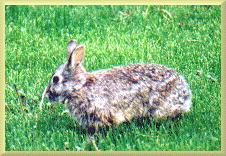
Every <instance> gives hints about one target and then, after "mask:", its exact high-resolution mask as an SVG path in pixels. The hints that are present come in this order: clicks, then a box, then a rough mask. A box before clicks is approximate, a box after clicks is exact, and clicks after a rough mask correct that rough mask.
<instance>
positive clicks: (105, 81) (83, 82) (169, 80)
mask: <svg viewBox="0 0 226 156" xmlns="http://www.w3.org/2000/svg"><path fill="white" fill-rule="evenodd" d="M66 51H67V61H66V63H65V64H63V65H60V66H59V67H58V68H57V70H56V71H55V73H54V74H53V75H52V77H51V79H50V80H49V84H48V85H47V87H46V89H45V92H44V94H43V95H45V97H46V98H47V99H48V100H49V101H57V102H61V103H64V104H66V106H67V108H68V110H69V112H70V114H71V115H72V116H73V117H74V118H76V119H77V121H78V122H79V124H80V125H81V126H82V127H83V128H85V129H87V130H88V133H89V134H93V133H95V131H96V130H98V129H99V128H101V127H103V126H111V125H113V124H114V125H119V124H121V123H123V122H127V121H130V120H131V119H133V118H139V117H150V118H154V119H166V118H174V117H176V116H178V115H180V114H183V113H186V112H189V111H190V109H191V106H192V101H191V99H192V93H191V90H190V88H189V85H188V84H187V82H186V80H185V79H184V77H183V76H181V75H179V74H178V73H177V72H176V71H175V70H173V69H170V68H167V67H165V66H163V65H158V64H130V65H127V66H117V67H113V68H111V69H103V70H97V71H93V72H88V71H86V69H85V68H84V67H83V65H82V60H83V58H84V52H85V46H84V45H79V44H78V43H77V42H76V41H75V40H71V41H69V43H68V45H67V50H66Z"/></svg>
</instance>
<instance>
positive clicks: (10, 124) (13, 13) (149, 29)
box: [5, 6, 221, 151]
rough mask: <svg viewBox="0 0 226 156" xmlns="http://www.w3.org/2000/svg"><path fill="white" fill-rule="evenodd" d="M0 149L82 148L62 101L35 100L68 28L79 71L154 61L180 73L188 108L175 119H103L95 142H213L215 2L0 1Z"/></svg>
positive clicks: (214, 146)
mask: <svg viewBox="0 0 226 156" xmlns="http://www.w3.org/2000/svg"><path fill="white" fill-rule="evenodd" d="M5 13H6V14H5V15H6V17H5V18H6V22H5V23H6V25H5V37H6V38H5V43H6V45H5V47H6V48H5V62H6V66H5V77H6V88H5V91H6V95H5V101H6V106H5V110H6V120H5V122H6V129H5V137H6V140H5V142H6V151H24V150H26V151H34V150H35V151H38V150H44V151H46V150H56V151H62V150H87V149H86V145H87V135H86V133H85V131H84V130H83V129H81V128H80V126H79V125H78V124H77V122H76V121H75V120H73V119H72V118H71V117H70V115H69V114H68V113H65V109H66V108H65V106H64V105H62V104H56V105H50V103H48V101H45V102H44V110H43V111H42V112H40V110H39V106H38V105H39V102H40V100H41V95H42V92H43V90H44V88H45V86H46V85H47V83H48V80H49V78H50V77H51V75H52V73H53V72H54V71H55V69H56V67H58V65H60V64H62V63H64V62H65V60H66V53H65V52H66V45H67V42H68V41H69V40H70V39H73V38H75V39H76V40H77V41H78V42H79V43H82V44H84V45H85V46H86V55H85V60H84V62H83V64H84V66H85V67H86V69H87V70H88V71H92V70H98V69H104V68H111V67H113V66H118V65H127V64H133V63H157V64H162V65H165V66H167V67H170V68H173V69H175V70H176V71H178V72H179V73H181V74H182V75H184V77H185V78H186V80H187V81H188V83H189V85H190V87H191V90H192V93H193V97H192V101H193V107H192V110H191V112H189V113H187V114H185V115H184V116H183V117H182V118H180V119H177V120H173V121H172V120H166V121H160V122H158V121H149V120H147V119H142V120H137V119H134V120H132V121H131V122H130V123H123V124H121V125H120V126H118V127H115V126H113V127H111V128H109V129H103V130H102V131H101V132H99V133H98V134H97V135H96V136H95V137H96V139H97V146H98V148H99V149H100V150H117V151H119V150H123V151H124V150H138V151H142V150H151V151H155V150H160V151H169V150H170V151H171V150H173V151H184V150H186V151H190V150H191V151H198V150H202V151H203V150H207V151H215V150H220V148H221V138H220V136H221V129H220V125H221V118H220V112H221V105H220V82H221V79H220V75H221V73H220V71H221V68H220V51H221V46H220V44H221V31H220V23H221V21H220V6H7V7H6V9H5Z"/></svg>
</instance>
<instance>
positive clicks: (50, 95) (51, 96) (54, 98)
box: [46, 92, 59, 102]
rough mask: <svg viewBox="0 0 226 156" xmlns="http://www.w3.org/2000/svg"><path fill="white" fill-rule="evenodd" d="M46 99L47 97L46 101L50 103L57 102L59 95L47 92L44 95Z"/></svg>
mask: <svg viewBox="0 0 226 156" xmlns="http://www.w3.org/2000/svg"><path fill="white" fill-rule="evenodd" d="M46 97H47V99H48V100H49V101H51V102H56V101H59V100H58V99H59V95H58V94H56V93H52V92H48V93H47V94H46Z"/></svg>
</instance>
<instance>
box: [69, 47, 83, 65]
mask: <svg viewBox="0 0 226 156" xmlns="http://www.w3.org/2000/svg"><path fill="white" fill-rule="evenodd" d="M84 52H85V46H84V45H79V46H77V47H76V48H75V49H74V51H73V52H72V53H71V55H70V57H69V59H68V62H67V65H68V67H70V68H75V67H76V66H78V65H79V64H80V63H81V62H82V59H83V56H84Z"/></svg>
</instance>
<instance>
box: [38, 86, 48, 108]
mask: <svg viewBox="0 0 226 156" xmlns="http://www.w3.org/2000/svg"><path fill="white" fill-rule="evenodd" d="M46 91H47V86H46V88H45V90H44V92H43V93H42V100H41V102H40V104H39V109H40V110H41V111H42V104H43V101H44V98H45V95H46Z"/></svg>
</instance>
